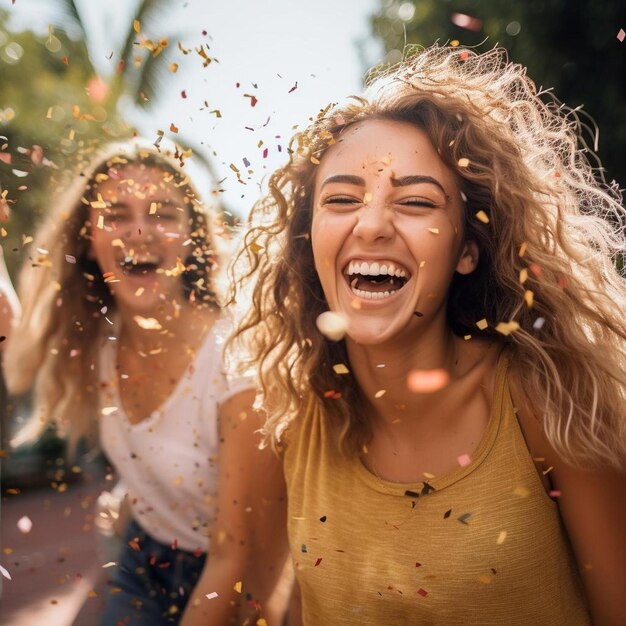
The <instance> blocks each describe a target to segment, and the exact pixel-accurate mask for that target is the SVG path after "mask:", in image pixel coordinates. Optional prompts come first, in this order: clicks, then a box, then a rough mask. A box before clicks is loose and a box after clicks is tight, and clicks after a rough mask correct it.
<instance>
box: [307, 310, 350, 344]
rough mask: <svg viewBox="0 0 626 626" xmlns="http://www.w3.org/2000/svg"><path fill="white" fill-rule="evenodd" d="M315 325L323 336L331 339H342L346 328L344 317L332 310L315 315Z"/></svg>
mask: <svg viewBox="0 0 626 626" xmlns="http://www.w3.org/2000/svg"><path fill="white" fill-rule="evenodd" d="M315 325H316V326H317V328H318V330H319V331H320V333H322V335H324V337H326V338H327V339H330V340H331V341H339V340H340V339H343V337H344V335H345V334H346V332H347V330H348V324H347V322H346V319H345V318H344V317H343V316H341V315H339V314H338V313H335V312H333V311H325V312H324V313H322V314H321V315H319V316H318V317H317V320H316V321H315Z"/></svg>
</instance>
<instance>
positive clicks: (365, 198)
mask: <svg viewBox="0 0 626 626" xmlns="http://www.w3.org/2000/svg"><path fill="white" fill-rule="evenodd" d="M371 201H372V192H371V191H368V192H366V194H365V195H364V196H363V204H369V203H370V202H371Z"/></svg>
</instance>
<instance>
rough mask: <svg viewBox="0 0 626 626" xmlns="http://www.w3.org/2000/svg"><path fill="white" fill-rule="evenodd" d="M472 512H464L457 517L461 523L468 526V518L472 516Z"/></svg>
mask: <svg viewBox="0 0 626 626" xmlns="http://www.w3.org/2000/svg"><path fill="white" fill-rule="evenodd" d="M471 515H472V514H471V513H463V514H462V515H459V516H458V517H457V520H458V521H459V522H461V524H465V525H466V526H467V525H468V521H467V520H468V519H469V518H470V516H471Z"/></svg>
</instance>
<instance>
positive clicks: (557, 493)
mask: <svg viewBox="0 0 626 626" xmlns="http://www.w3.org/2000/svg"><path fill="white" fill-rule="evenodd" d="M548 495H549V496H550V497H551V498H560V497H561V492H560V491H559V490H558V489H552V491H549V492H548Z"/></svg>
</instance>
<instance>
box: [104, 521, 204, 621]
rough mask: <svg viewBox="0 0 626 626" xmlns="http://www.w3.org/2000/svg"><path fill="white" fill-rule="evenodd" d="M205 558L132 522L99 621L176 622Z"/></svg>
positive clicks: (200, 571) (196, 580)
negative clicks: (156, 537)
mask: <svg viewBox="0 0 626 626" xmlns="http://www.w3.org/2000/svg"><path fill="white" fill-rule="evenodd" d="M129 542H130V545H129ZM136 548H139V549H136ZM205 560H206V554H200V555H199V556H195V555H194V554H192V553H191V552H186V551H185V550H179V549H176V550H174V549H172V548H170V547H169V546H166V545H163V544H162V543H159V542H158V541H155V540H154V539H153V538H152V537H150V535H148V534H147V533H145V532H144V531H143V530H142V529H141V528H140V527H139V525H138V524H137V523H136V522H135V521H131V523H130V524H129V527H128V531H127V533H126V541H125V544H124V547H123V548H122V552H121V554H120V556H119V559H118V566H117V568H116V569H115V572H114V574H113V578H112V580H111V587H110V589H108V590H107V593H108V596H107V598H106V603H105V607H104V613H103V615H102V620H101V622H100V625H101V626H166V625H167V626H170V625H171V624H178V623H179V621H180V618H181V616H182V613H183V611H184V609H185V606H186V605H187V602H188V600H189V596H190V595H191V592H192V591H193V588H194V587H195V585H196V583H197V582H198V578H199V577H200V574H201V573H202V568H203V566H204V562H205Z"/></svg>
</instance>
